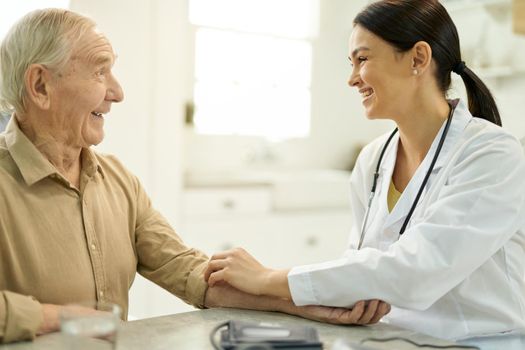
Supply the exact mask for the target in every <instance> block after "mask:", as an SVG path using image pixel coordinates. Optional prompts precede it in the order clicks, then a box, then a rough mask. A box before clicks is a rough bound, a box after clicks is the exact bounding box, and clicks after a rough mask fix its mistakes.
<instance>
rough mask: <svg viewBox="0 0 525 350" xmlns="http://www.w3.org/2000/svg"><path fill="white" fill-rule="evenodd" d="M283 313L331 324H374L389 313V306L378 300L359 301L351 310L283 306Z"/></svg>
mask: <svg viewBox="0 0 525 350" xmlns="http://www.w3.org/2000/svg"><path fill="white" fill-rule="evenodd" d="M282 311H283V312H286V313H289V314H292V315H296V316H300V317H304V318H308V319H310V320H314V321H320V322H326V323H332V324H360V325H367V324H374V323H377V322H379V320H380V319H381V318H383V316H385V315H386V314H388V313H389V312H390V305H389V304H387V303H385V302H383V301H379V300H371V301H359V302H357V303H356V304H355V305H354V307H353V308H352V309H345V308H339V307H328V306H317V305H308V306H295V305H293V304H292V305H284V308H283V310H282Z"/></svg>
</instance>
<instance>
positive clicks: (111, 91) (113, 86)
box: [106, 76, 124, 102]
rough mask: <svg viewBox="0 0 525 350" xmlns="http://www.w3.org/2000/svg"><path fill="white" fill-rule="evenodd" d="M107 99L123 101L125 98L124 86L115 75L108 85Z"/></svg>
mask: <svg viewBox="0 0 525 350" xmlns="http://www.w3.org/2000/svg"><path fill="white" fill-rule="evenodd" d="M106 99H107V100H110V101H112V102H121V101H122V100H124V91H122V87H121V86H120V84H119V82H118V80H117V79H116V78H115V77H113V76H112V77H111V83H110V84H109V86H108V91H107V96H106Z"/></svg>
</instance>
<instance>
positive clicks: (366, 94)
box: [361, 90, 373, 97]
mask: <svg viewBox="0 0 525 350" xmlns="http://www.w3.org/2000/svg"><path fill="white" fill-rule="evenodd" d="M372 92H373V90H366V91H363V92H362V93H361V96H363V97H368V96H370V95H372Z"/></svg>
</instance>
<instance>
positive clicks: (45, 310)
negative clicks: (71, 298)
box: [36, 304, 106, 335]
mask: <svg viewBox="0 0 525 350" xmlns="http://www.w3.org/2000/svg"><path fill="white" fill-rule="evenodd" d="M63 311H66V312H67V313H73V314H74V315H77V316H83V315H94V314H98V313H106V312H105V311H98V310H95V309H91V308H89V307H85V306H81V305H65V306H62V305H54V304H42V316H43V321H42V324H41V325H40V328H39V329H38V331H37V333H36V334H37V335H42V334H46V333H51V332H56V331H58V330H60V313H61V312H63Z"/></svg>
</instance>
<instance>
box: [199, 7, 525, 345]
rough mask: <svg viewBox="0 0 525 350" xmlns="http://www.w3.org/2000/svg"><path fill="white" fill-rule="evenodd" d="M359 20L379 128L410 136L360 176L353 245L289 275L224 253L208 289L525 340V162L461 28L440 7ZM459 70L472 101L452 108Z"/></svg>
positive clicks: (357, 74)
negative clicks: (385, 307)
mask: <svg viewBox="0 0 525 350" xmlns="http://www.w3.org/2000/svg"><path fill="white" fill-rule="evenodd" d="M353 24H354V28H353V31H352V34H351V37H350V40H349V44H350V45H349V46H350V49H349V58H350V60H351V62H352V63H353V67H352V73H351V75H350V78H349V81H348V83H349V86H350V87H352V88H353V89H354V90H357V91H358V92H359V94H360V95H361V97H362V104H363V106H364V109H365V112H366V116H367V117H368V118H369V119H390V120H393V121H394V122H395V123H396V124H397V128H396V129H395V130H394V131H392V132H389V133H387V134H385V135H383V136H381V137H379V138H377V139H376V140H374V141H372V142H371V143H370V144H368V145H367V146H366V147H364V148H363V150H362V152H361V153H360V155H359V158H358V160H357V163H356V166H355V167H354V170H353V171H352V178H351V188H350V196H351V197H350V198H351V204H352V205H351V206H352V216H353V221H352V224H353V227H352V231H351V234H350V239H349V242H350V243H349V247H348V249H347V250H346V251H345V253H344V255H343V256H341V257H339V258H334V260H331V261H326V262H323V263H319V264H312V265H305V266H296V267H293V268H291V269H283V270H280V269H269V268H266V267H264V266H262V265H261V264H260V263H259V262H258V261H256V260H255V259H254V258H253V257H252V256H250V255H249V254H248V253H247V252H246V251H244V250H243V249H233V250H229V251H226V252H222V253H217V254H215V255H214V256H213V257H212V259H211V261H210V264H209V265H208V269H207V271H206V278H207V281H208V283H209V284H210V285H212V286H213V285H215V284H216V283H218V282H220V281H226V282H228V283H230V284H232V285H234V286H236V287H238V288H240V289H243V290H246V291H250V292H252V293H257V294H263V295H273V296H278V297H282V298H290V299H292V300H293V301H294V303H295V304H296V305H312V304H314V305H331V306H352V305H354V304H355V303H356V301H357V300H362V299H365V300H366V299H372V300H375V299H379V300H382V301H385V302H387V303H389V304H391V305H392V311H391V313H390V314H389V315H387V316H386V317H385V318H386V319H387V320H388V321H389V322H390V323H392V324H396V325H399V326H402V327H405V328H409V329H413V330H416V331H419V332H423V333H427V334H430V335H433V336H437V337H442V338H452V339H457V338H465V337H472V336H478V335H479V336H480V335H487V334H497V333H505V332H512V331H518V330H523V329H524V328H525V311H524V310H525V299H524V298H525V284H524V280H523V275H524V266H523V263H522V262H523V260H524V259H525V255H524V251H523V241H524V239H525V182H523V178H525V156H524V154H523V150H522V148H521V145H520V143H519V141H518V140H517V139H516V138H515V137H514V136H512V135H511V134H509V133H508V132H506V131H505V130H503V129H502V128H501V120H500V117H499V112H498V108H497V106H496V104H495V102H494V99H493V98H492V95H491V93H490V91H489V90H488V89H487V87H486V86H485V84H484V83H483V82H482V81H481V80H480V79H479V78H478V77H477V76H476V74H475V73H474V72H473V71H472V70H471V69H470V68H468V66H467V64H466V63H465V62H463V61H462V57H461V54H460V46H459V38H458V33H457V30H456V27H455V25H454V23H453V22H452V20H451V18H450V16H449V15H448V13H447V11H446V10H445V8H443V6H442V5H441V4H440V3H439V2H438V1H435V0H382V1H377V2H373V3H372V4H370V5H369V6H367V7H366V8H365V9H364V10H363V11H361V12H360V13H359V14H358V15H357V16H356V17H355V19H354V23H353ZM452 73H454V74H458V75H459V76H460V77H461V79H462V81H463V82H464V84H465V87H466V90H467V94H468V101H465V102H464V101H460V100H449V99H448V98H447V92H448V89H449V86H450V82H451V74H452ZM466 102H467V103H466ZM389 189H392V191H389ZM396 192H398V193H399V195H393V194H395V193H396Z"/></svg>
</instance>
